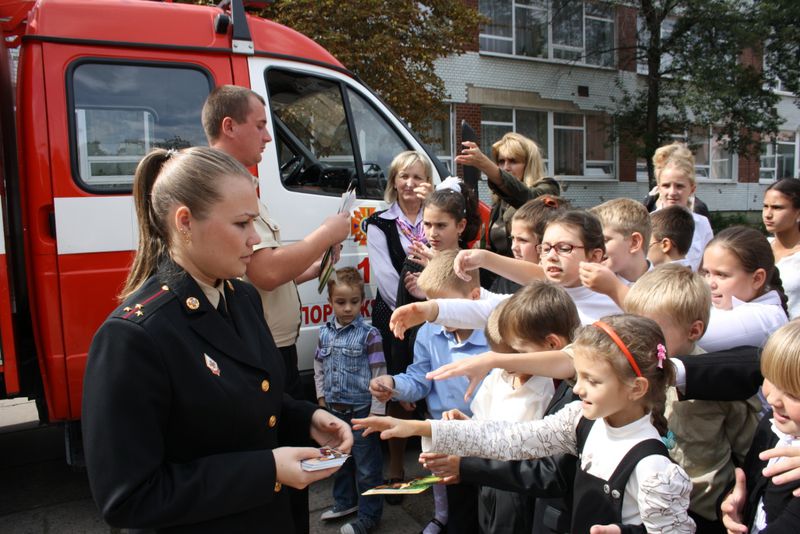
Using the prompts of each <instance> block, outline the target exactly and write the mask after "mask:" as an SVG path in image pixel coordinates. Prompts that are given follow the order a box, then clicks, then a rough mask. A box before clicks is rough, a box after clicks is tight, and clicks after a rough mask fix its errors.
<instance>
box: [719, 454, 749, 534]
mask: <svg viewBox="0 0 800 534" xmlns="http://www.w3.org/2000/svg"><path fill="white" fill-rule="evenodd" d="M746 499H747V481H746V480H745V477H744V471H742V470H741V469H740V468H738V467H737V468H736V485H735V486H734V487H733V491H731V492H730V493H729V494H728V496H727V497H725V500H724V501H722V506H720V510H722V524H723V525H724V526H725V528H726V529H728V532H729V533H730V534H736V533H741V534H746V533H747V531H748V530H749V529H748V528H747V526H745V525H743V524H742V510H743V509H744V502H745V500H746Z"/></svg>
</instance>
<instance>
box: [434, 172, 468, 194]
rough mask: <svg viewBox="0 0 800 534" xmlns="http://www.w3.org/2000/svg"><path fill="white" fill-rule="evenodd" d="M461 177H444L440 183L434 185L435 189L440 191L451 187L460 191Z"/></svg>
mask: <svg viewBox="0 0 800 534" xmlns="http://www.w3.org/2000/svg"><path fill="white" fill-rule="evenodd" d="M461 183H462V182H461V178H459V177H458V176H448V177H447V178H445V179H444V180H443V181H442V183H440V184H439V185H437V186H436V190H437V191H441V190H442V189H452V190H453V191H458V192H459V193H460V192H461Z"/></svg>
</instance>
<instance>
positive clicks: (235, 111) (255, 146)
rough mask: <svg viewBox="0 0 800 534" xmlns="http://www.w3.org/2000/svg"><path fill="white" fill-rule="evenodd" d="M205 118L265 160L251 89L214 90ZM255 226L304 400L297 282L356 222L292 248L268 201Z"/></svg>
mask: <svg viewBox="0 0 800 534" xmlns="http://www.w3.org/2000/svg"><path fill="white" fill-rule="evenodd" d="M202 120H203V129H204V130H205V133H206V137H207V138H208V143H209V145H211V146H212V147H214V148H217V149H220V150H223V151H225V152H227V153H228V154H230V155H231V156H233V157H234V158H236V159H237V160H239V161H240V162H241V163H242V164H243V165H244V166H245V167H248V168H250V167H254V166H255V165H257V164H258V163H259V162H260V161H261V153H262V152H263V151H264V148H265V147H266V145H267V143H269V142H270V141H272V137H270V135H269V132H268V131H267V114H266V109H265V102H264V99H263V98H262V97H261V96H260V95H259V94H258V93H256V92H254V91H252V90H250V89H247V88H246V87H239V86H235V85H222V86H219V87H217V88H216V89H214V90H213V91H212V92H211V94H210V95H208V98H207V99H206V103H205V104H204V105H203V114H202ZM255 225H256V230H257V231H258V234H259V236H260V237H261V243H259V244H258V245H256V247H255V252H254V254H253V257H252V259H251V260H250V265H249V266H248V268H247V278H248V280H249V282H250V283H252V284H253V285H254V286H255V287H256V288H258V290H259V293H260V294H261V301H262V304H263V306H264V317H265V318H266V320H267V325H268V326H269V329H270V332H271V333H272V337H273V338H274V339H275V344H276V345H277V346H278V349H279V350H280V351H281V354H282V355H283V360H284V363H285V365H286V392H287V393H289V394H290V395H292V396H293V397H295V398H302V395H303V391H302V387H301V385H300V374H299V372H298V369H297V348H296V346H295V342H296V341H297V336H298V334H299V332H300V296H299V294H298V293H297V284H301V283H303V282H305V281H307V280H311V279H313V278H316V277H317V276H319V270H320V259H321V257H322V255H323V254H324V253H325V251H326V250H327V249H328V247H331V246H333V245H336V244H338V243H341V242H342V241H344V240H345V239H347V236H348V235H349V234H350V218H349V216H348V214H346V213H343V214H338V215H333V216H330V217H328V218H327V219H325V220H324V221H322V223H321V224H320V226H319V228H317V229H316V230H314V231H313V232H311V233H310V234H309V235H307V236H306V237H305V238H304V239H302V240H300V241H297V242H295V243H291V244H289V245H283V244H282V243H281V235H280V227H279V226H278V224H277V223H276V222H275V221H274V220H273V219H272V218H271V217H270V215H269V212H268V211H267V207H266V206H265V205H264V204H263V203H262V204H261V207H260V216H259V218H258V219H256V221H255ZM287 438H288V437H287ZM289 440H290V441H291V438H289ZM289 444H291V443H289ZM296 444H300V443H296ZM299 493H301V492H292V508H293V510H292V511H293V515H294V519H295V527H296V529H297V532H298V533H304V532H306V533H307V532H308V493H307V492H306V491H304V492H302V494H303V495H304V497H302V498H301V499H302V500H298V498H297V497H298V494H299Z"/></svg>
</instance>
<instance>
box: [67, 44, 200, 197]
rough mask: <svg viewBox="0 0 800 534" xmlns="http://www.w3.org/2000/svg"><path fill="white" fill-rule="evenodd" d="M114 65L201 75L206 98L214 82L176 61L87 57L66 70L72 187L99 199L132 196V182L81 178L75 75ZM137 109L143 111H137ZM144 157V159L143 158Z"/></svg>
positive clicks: (195, 66)
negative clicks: (81, 70)
mask: <svg viewBox="0 0 800 534" xmlns="http://www.w3.org/2000/svg"><path fill="white" fill-rule="evenodd" d="M87 64H91V65H115V66H129V67H155V68H165V69H167V68H169V69H173V70H190V71H195V72H199V73H200V74H202V75H203V76H204V77H205V78H206V81H207V82H208V92H207V93H206V96H208V94H210V93H211V91H212V90H213V89H214V86H215V81H214V77H213V75H212V73H211V71H210V70H209V69H208V68H206V67H205V66H203V65H200V64H197V63H181V62H177V61H157V60H138V59H127V58H108V57H97V56H84V57H80V58H78V59H76V60H75V61H72V62H71V63H70V64H69V66H68V67H67V72H66V76H65V78H64V79H65V83H66V96H67V134H68V139H69V159H70V172H71V174H72V181H73V183H74V184H75V185H76V186H78V188H80V189H81V190H82V191H85V192H87V193H91V194H96V195H109V194H113V195H117V194H118V195H130V194H131V193H132V192H133V181H132V180H131V182H130V183H126V184H103V185H96V184H91V183H89V182H87V181H85V180H84V179H83V176H82V175H81V164H80V159H79V158H80V152H81V151H80V148H79V146H78V124H77V119H76V113H75V111H76V107H75V84H74V79H75V71H76V70H78V68H80V67H81V66H83V65H87ZM97 107H98V109H99V108H106V106H97ZM133 108H134V106H127V109H133ZM108 109H126V107H125V106H120V107H115V108H108ZM136 109H144V108H140V107H136ZM199 114H200V110H198V115H199ZM142 157H144V156H142ZM140 161H141V159H140Z"/></svg>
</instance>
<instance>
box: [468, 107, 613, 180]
mask: <svg viewBox="0 0 800 534" xmlns="http://www.w3.org/2000/svg"><path fill="white" fill-rule="evenodd" d="M484 109H499V110H506V111H509V110H510V111H511V112H512V114H511V120H512V122H505V121H492V120H487V121H484V120H483V118H481V131H483V128H484V125H488V126H499V127H504V126H508V127H510V129H509V131H511V132H517V131H518V130H517V111H533V112H537V113H544V114H546V120H547V147H546V150H543V151H542V159H543V161H544V166H545V176H554V177H555V178H557V179H559V180H568V181H577V182H580V181H591V182H618V181H619V154H618V145H617V143H612V144H611V156H612V160H590V159H588V148H589V147H588V140H587V136H588V129H587V124H586V123H587V121H586V118H587V116H595V115H597V116H602V117H607V118H608V119H609V120H610V119H611V117H610V116H608V115H603V114H602V113H572V112H568V111H554V110H544V109H528V108H506V107H500V106H482V107H481V114H482V116H483V110H484ZM555 114H565V115H574V116H578V117H580V118H581V125H580V126H577V125H574V126H570V125H556V124H555ZM557 129H559V130H565V131H580V132H582V147H583V162H582V166H583V168H582V170H583V174H581V175H571V174H558V175H556V174H554V173H553V168H552V162H554V161H555V151H556V148H555V132H556V130H557ZM607 140H608V141H610V139H607ZM534 141H535V140H534ZM537 143H538V141H537ZM484 148H485V147H481V150H483V149H484ZM487 155H489V157H490V158H491V154H490V152H487ZM590 164H606V165H608V164H610V165H611V167H612V173H611V174H597V175H592V174H590V173H587V170H588V169H590V168H592V165H590Z"/></svg>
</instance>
